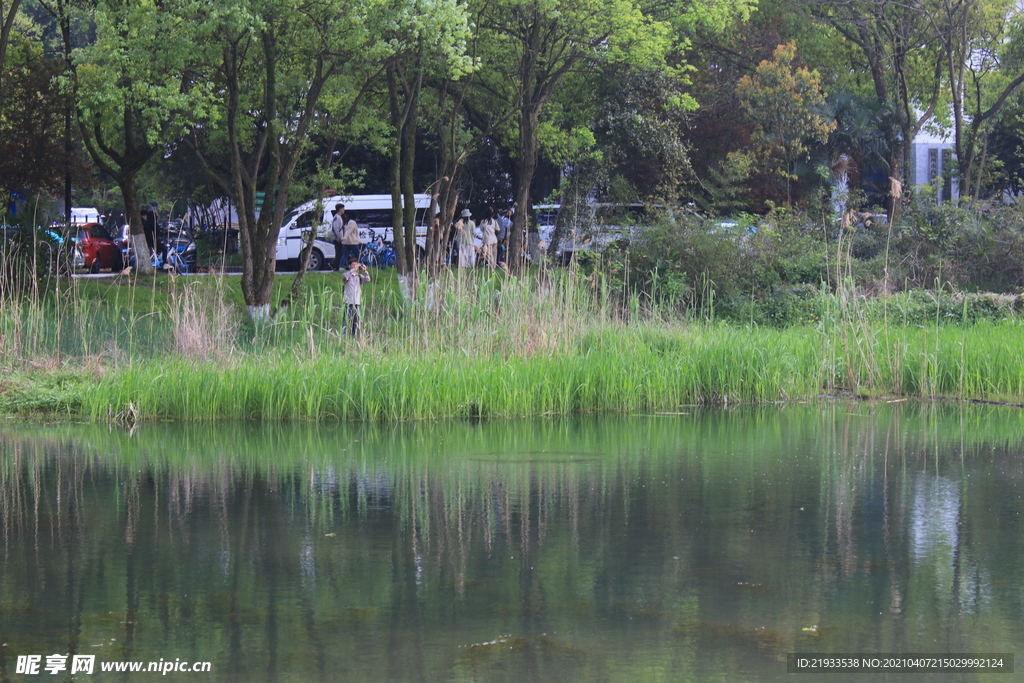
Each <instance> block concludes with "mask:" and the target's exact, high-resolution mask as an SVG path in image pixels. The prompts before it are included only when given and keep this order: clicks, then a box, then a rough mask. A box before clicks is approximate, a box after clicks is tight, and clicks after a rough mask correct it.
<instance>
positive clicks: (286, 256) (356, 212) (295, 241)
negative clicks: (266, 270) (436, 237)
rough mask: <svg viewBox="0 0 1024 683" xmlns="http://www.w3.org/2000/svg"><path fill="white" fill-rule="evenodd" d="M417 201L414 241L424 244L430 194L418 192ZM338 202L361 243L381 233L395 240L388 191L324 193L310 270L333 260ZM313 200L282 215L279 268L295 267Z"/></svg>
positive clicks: (308, 227) (310, 223) (311, 218)
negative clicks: (356, 227) (333, 225)
mask: <svg viewBox="0 0 1024 683" xmlns="http://www.w3.org/2000/svg"><path fill="white" fill-rule="evenodd" d="M415 202H416V244H418V245H419V247H420V248H421V249H425V248H426V244H427V226H426V225H424V224H423V223H424V222H425V220H426V213H427V209H428V208H429V207H430V195H429V194H418V195H416V196H415ZM338 204H344V205H345V213H346V214H350V215H351V218H352V219H353V220H355V222H356V224H357V225H359V241H360V242H362V243H363V244H366V243H367V242H371V241H373V240H374V239H376V238H377V237H380V238H381V239H383V240H384V241H385V242H392V241H393V240H394V229H393V228H392V225H391V222H392V218H391V195H389V194H363V195H354V196H351V197H342V196H337V197H327V198H326V199H324V200H323V214H322V215H321V216H320V220H319V221H317V223H316V235H317V237H316V241H314V242H313V251H312V252H310V255H309V270H320V269H321V268H325V267H327V266H328V265H330V264H332V263H334V237H333V236H332V235H331V220H332V219H333V216H332V215H331V211H333V210H334V208H335V207H336V206H338ZM315 210H316V202H315V201H311V202H306V203H305V204H303V205H301V206H299V207H298V208H296V209H293V210H292V211H291V212H289V213H288V215H287V216H285V219H284V225H283V226H282V227H281V231H280V232H279V233H278V234H277V263H278V268H279V269H282V266H284V267H288V266H291V267H295V265H296V264H297V263H298V261H299V254H300V253H301V251H302V245H303V235H304V234H306V233H308V232H309V231H310V230H311V229H312V227H313V223H314V218H315V216H314V215H313V214H314V212H315Z"/></svg>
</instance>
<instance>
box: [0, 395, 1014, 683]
mask: <svg viewBox="0 0 1024 683" xmlns="http://www.w3.org/2000/svg"><path fill="white" fill-rule="evenodd" d="M1022 416H1024V414H1022V413H1021V412H1020V411H1019V410H1017V409H1012V408H1001V407H979V406H958V405H950V404H939V405H932V404H928V405H915V404H908V403H902V404H899V403H897V404H880V405H871V404H827V405H788V406H782V407H774V406H773V407H760V408H740V409H735V410H728V411H723V410H716V411H710V410H697V409H694V410H693V411H692V412H691V413H690V414H673V415H648V416H642V415H641V416H628V417H625V416H624V417H619V416H616V417H608V416H601V417H584V418H575V419H565V420H532V421H512V422H500V421H490V422H446V423H427V424H412V425H398V426H376V425H328V426H324V425H309V424H300V425H283V426H282V425H272V426H268V425H263V424H238V423H232V424H218V425H213V426H210V425H200V426H195V425H185V426H182V425H164V424H153V425H143V426H141V427H140V428H139V429H138V430H136V431H135V433H134V434H129V433H127V432H125V431H121V430H108V429H107V428H106V427H103V428H96V427H87V426H55V427H33V428H14V427H11V426H8V427H7V428H5V430H3V431H2V432H0V518H2V519H0V525H2V528H0V534H2V537H0V540H2V548H0V681H21V680H26V681H28V680H42V679H46V680H55V679H58V678H59V679H60V680H68V679H69V677H70V668H71V660H70V659H69V660H68V663H67V667H68V668H67V669H66V670H63V671H58V672H57V674H56V675H55V676H51V675H50V674H48V673H46V672H45V671H44V670H42V669H41V670H40V673H38V674H24V673H19V672H18V662H19V659H18V658H19V656H20V657H24V656H26V655H42V663H41V667H45V665H46V663H47V660H46V657H47V656H49V655H55V654H57V655H87V656H88V655H94V656H95V659H94V660H93V662H94V665H95V670H94V672H93V673H92V674H91V675H89V674H83V673H76V674H75V676H74V679H75V680H115V679H116V680H132V681H134V680H156V679H157V678H161V679H163V680H171V679H173V680H191V681H202V682H213V681H246V682H248V681H359V682H374V681H425V682H432V681H516V682H520V681H536V682H548V681H550V682H553V683H572V682H576V681H579V682H584V681H585V682H588V683H589V682H594V681H608V682H618V681H630V682H633V681H782V680H793V677H794V676H795V677H796V680H798V681H799V680H807V681H810V680H821V679H822V677H821V676H817V675H803V674H791V673H787V654H789V653H795V652H803V653H830V652H831V653H870V654H877V653H895V652H913V653H919V652H931V653H1014V652H1015V651H1018V650H1021V646H1022V644H1024V515H1022V513H1024V498H1022V486H1024V420H1022ZM160 660H163V662H188V663H192V662H209V663H210V667H209V668H210V670H209V671H208V672H202V673H195V672H190V673H184V672H175V671H172V672H171V673H169V674H167V675H166V676H160V675H159V674H156V673H114V672H110V671H108V672H106V673H104V672H103V671H101V666H102V665H103V664H107V665H108V666H113V664H112V663H118V662H129V661H133V662H144V663H147V664H148V662H151V661H153V662H159V661H160ZM22 661H23V662H24V661H25V660H22ZM56 661H58V662H59V661H60V660H59V659H58V660H56ZM1022 666H1024V665H1022ZM1020 676H1021V674H1009V675H1006V674H977V673H971V674H962V673H932V674H909V673H906V674H888V675H870V674H845V675H844V674H830V675H828V676H827V677H824V678H826V680H829V681H842V680H858V681H864V680H875V679H881V680H913V681H921V682H922V683H923V682H925V681H940V680H941V681H947V680H948V681H975V680H992V681H1009V680H1021V678H1020Z"/></svg>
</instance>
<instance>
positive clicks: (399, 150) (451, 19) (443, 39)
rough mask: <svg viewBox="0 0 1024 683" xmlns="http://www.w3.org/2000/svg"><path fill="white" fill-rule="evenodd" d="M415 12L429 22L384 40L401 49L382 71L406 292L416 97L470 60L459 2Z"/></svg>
mask: <svg viewBox="0 0 1024 683" xmlns="http://www.w3.org/2000/svg"><path fill="white" fill-rule="evenodd" d="M398 9H399V11H400V10H401V8H398ZM416 11H417V13H418V14H421V15H423V17H424V19H427V18H429V21H427V20H424V21H416V22H409V23H408V24H407V25H402V24H399V26H398V29H399V30H398V31H396V32H395V33H393V34H392V35H391V36H389V37H390V42H391V43H392V44H394V45H400V46H402V47H401V49H398V50H396V52H395V54H394V56H393V57H392V58H391V59H390V60H389V63H388V66H387V83H388V103H389V111H390V115H391V116H390V120H391V125H392V128H393V130H394V139H393V142H392V148H391V198H392V211H393V226H394V231H395V232H394V234H395V246H396V249H395V251H396V254H397V261H398V263H397V266H398V273H399V277H400V278H403V280H402V281H403V282H404V283H405V284H406V286H407V289H408V288H411V285H412V283H411V282H409V281H408V280H407V279H406V278H410V277H414V275H415V271H416V261H417V253H418V248H417V245H416V204H415V201H414V200H415V196H414V194H415V186H414V179H413V172H414V168H415V155H416V143H417V135H418V132H417V131H418V127H419V119H420V101H421V95H422V92H423V89H424V85H425V83H426V79H428V78H433V79H438V80H440V79H457V78H458V77H460V76H462V75H464V74H466V73H467V72H468V71H469V70H470V69H471V68H472V60H471V59H468V58H467V57H466V56H465V49H466V41H467V40H468V39H469V37H470V36H469V17H468V15H467V12H466V7H465V6H464V5H462V4H461V3H460V2H459V1H458V0H419V2H418V7H417V8H416ZM428 213H430V212H428ZM407 293H408V291H407Z"/></svg>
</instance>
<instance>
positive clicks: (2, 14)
mask: <svg viewBox="0 0 1024 683" xmlns="http://www.w3.org/2000/svg"><path fill="white" fill-rule="evenodd" d="M20 6H21V0H0V111H3V108H4V96H5V94H6V88H5V86H4V81H5V79H4V71H5V69H6V68H7V46H8V44H9V43H10V40H11V31H12V30H13V29H14V20H15V18H16V17H17V16H18V8H19V7H20Z"/></svg>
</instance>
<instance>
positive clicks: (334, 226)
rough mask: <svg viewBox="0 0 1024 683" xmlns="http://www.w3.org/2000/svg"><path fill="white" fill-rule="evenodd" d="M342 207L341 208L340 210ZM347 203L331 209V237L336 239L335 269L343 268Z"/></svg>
mask: <svg viewBox="0 0 1024 683" xmlns="http://www.w3.org/2000/svg"><path fill="white" fill-rule="evenodd" d="M339 209H340V210H339ZM344 211H345V205H344V204H339V205H338V206H336V207H334V208H333V209H331V215H332V216H334V218H332V219H331V237H332V238H333V240H334V269H335V270H341V263H342V261H341V258H342V251H343V248H342V240H343V239H344V237H345V213H344Z"/></svg>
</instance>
